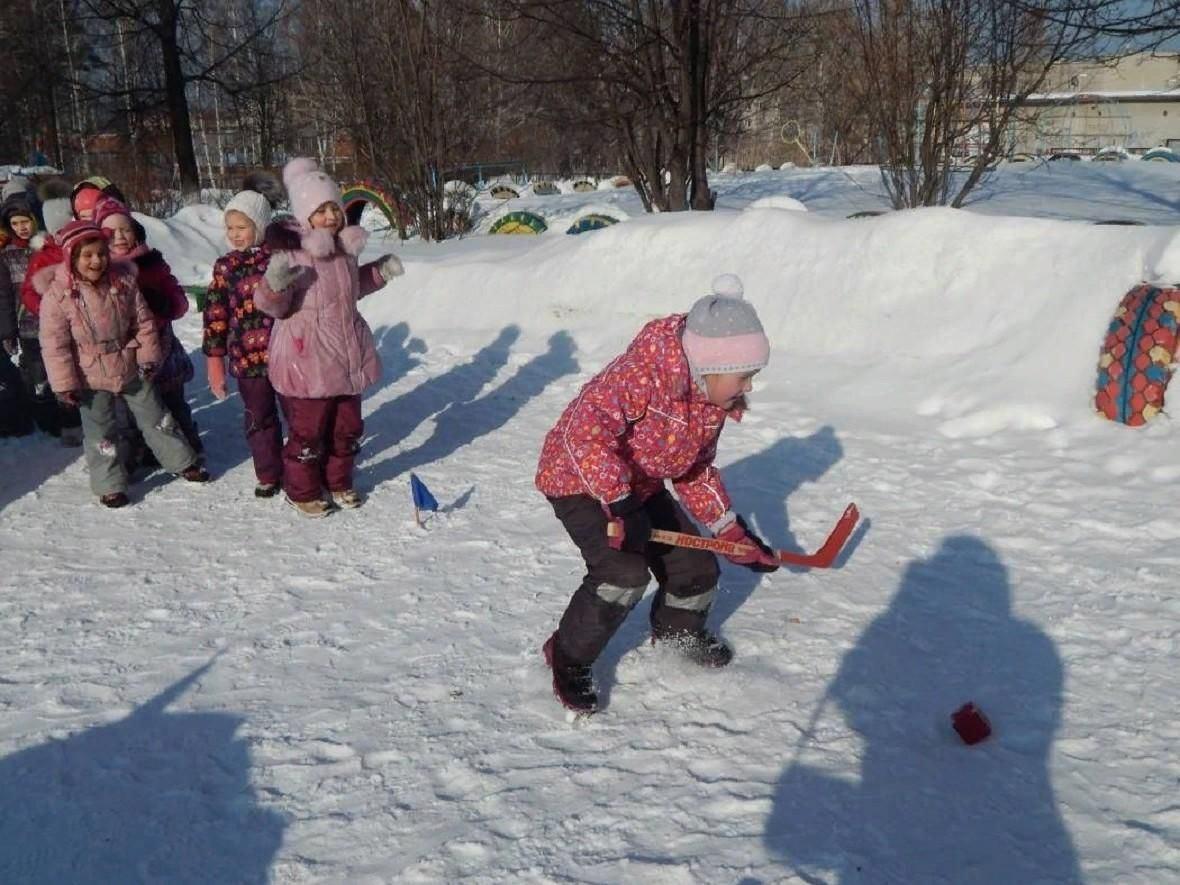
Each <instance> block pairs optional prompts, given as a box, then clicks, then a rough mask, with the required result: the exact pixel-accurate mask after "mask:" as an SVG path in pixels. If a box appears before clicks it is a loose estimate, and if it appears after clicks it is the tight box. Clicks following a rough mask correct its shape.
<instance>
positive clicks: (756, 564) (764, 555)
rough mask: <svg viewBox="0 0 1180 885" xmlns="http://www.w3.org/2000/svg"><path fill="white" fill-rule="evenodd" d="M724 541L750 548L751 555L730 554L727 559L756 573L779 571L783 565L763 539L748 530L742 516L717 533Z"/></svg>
mask: <svg viewBox="0 0 1180 885" xmlns="http://www.w3.org/2000/svg"><path fill="white" fill-rule="evenodd" d="M717 537H718V538H720V539H721V540H722V541H729V542H730V543H731V544H742V545H744V546H746V547H749V548H750V552H749V553H739V554H736V555H734V556H730V555H728V554H726V555H725V558H726V559H728V560H729V561H730V562H732V563H735V564H737V565H744V566H745V567H746V568H748V569H750V570H751V571H755V572H773V571H777V570H778V567H779V565H781V563H780V562H779V561H778V557H777V556H775V555H774V551H772V550H771V549H770V548H769V547H767V546H766V545H765V544H764V543H762V539H761V538H759V537H758V536H757V535H755V534H754V533H753V532H751V531H750V530H749V529H747V528H746V521H745V520H744V519H742V518H741V517H740V516H739V517H738V518H737V519H735V520H734V521H733V522H731V523H730V524H729V525H728V526H726V527H725V528H724V529H722V530H721V531H720V532H718V533H717Z"/></svg>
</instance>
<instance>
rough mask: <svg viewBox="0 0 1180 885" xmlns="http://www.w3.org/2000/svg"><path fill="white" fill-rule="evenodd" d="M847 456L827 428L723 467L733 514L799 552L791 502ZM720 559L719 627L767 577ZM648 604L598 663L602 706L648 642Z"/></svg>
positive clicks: (715, 610)
mask: <svg viewBox="0 0 1180 885" xmlns="http://www.w3.org/2000/svg"><path fill="white" fill-rule="evenodd" d="M843 456H844V447H843V446H842V445H841V444H840V440H839V438H838V437H837V436H836V431H835V430H834V429H833V428H832V427H829V426H824V427H821V428H819V429H818V430H816V431H815V432H814V433H812V434H811V435H810V436H807V437H803V438H800V437H784V438H783V439H780V440H778V441H777V442H776V443H774V444H773V445H770V446H768V447H767V448H765V449H763V450H762V451H761V452H758V453H757V454H755V455H750V456H749V457H747V458H742V459H741V460H739V461H735V462H734V463H732V464H730V465H728V466H726V467H723V468H722V469H721V476H722V481H723V482H724V483H725V488H726V490H727V491H728V492H729V494H730V498H731V499H732V500H733V507H734V510H735V511H736V512H737V513H740V514H742V515H743V516H744V517H745V518H746V521H747V522H748V523H749V525H750V526H751V527H753V528H755V529H756V531H757V532H758V535H759V536H760V537H761V538H762V539H763V540H765V541H766V542H767V543H768V544H769V545H770V546H772V547H775V548H783V549H787V550H797V549H798V545H797V544H796V542H795V539H794V536H793V535H792V533H791V523H790V518H789V516H788V515H787V504H788V500H789V498H790V496H791V495H792V494H793V493H794V492H795V491H796V490H797V489H798V488H799V487H800V486H802V485H803V484H804V483H805V482H814V481H815V480H817V479H819V478H820V477H821V476H823V475H824V474H825V473H826V472H827V471H828V470H830V469H831V468H832V466H833V465H835V464H836V463H837V462H838V461H839V460H840V459H841V458H842V457H843ZM703 534H707V532H704V533H703ZM820 540H822V539H820ZM816 543H819V542H818V541H817V542H816ZM718 561H719V562H720V563H721V581H720V589H719V591H718V593H717V596H716V598H715V599H714V601H713V607H712V610H711V611H710V612H709V623H710V624H712V625H713V626H714V627H720V626H721V625H722V624H724V623H725V622H726V620H728V619H729V618H730V616H731V615H733V613H734V612H735V611H737V610H738V609H739V608H740V607H741V605H742V604H743V603H744V602H745V601H746V600H747V599H749V597H750V594H751V593H753V592H754V591H755V590H756V589H757V588H758V585H759V584H760V583H761V582H762V579H763V578H765V577H766V575H764V574H760V573H758V572H753V571H750V570H749V569H747V568H743V567H742V566H738V565H732V564H731V563H729V561H728V560H726V559H724V558H723V557H718ZM784 571H787V569H786V568H783V569H780V570H779V574H781V573H782V572H784ZM650 595H651V593H650V590H649V593H648V596H650ZM649 606H650V600H648V599H645V601H644V602H643V603H642V604H641V605H639V606H636V608H635V610H634V611H633V612H632V613H631V614H630V615H629V616H628V618H627V621H626V622H625V623H624V624H623V626H622V627H620V628H619V630H618V632H617V633H616V634H615V635H614V636H613V637H612V638H611V641H610V642H609V643H608V644H607V647H606V648H605V649H603V652H602V654H601V655H600V656H599V659H598V662H597V663H596V664H595V668H594V669H595V676H596V677H597V680H598V686H599V695H600V698H601V699H603V700H602V703H603V706H605V705H606V703H608V702H609V698H610V694H611V689H612V688H613V686H614V682H615V679H616V670H617V669H618V664H619V661H620V660H621V659H622V658H623V656H624V655H626V654H627V653H629V652H631V651H634V650H635V649H636V648H638V647H639V646H640V645H642V644H643V643H644V642H645V641H646V640H647V639H648V633H649V631H648V616H647V613H648V612H649V610H650V608H649Z"/></svg>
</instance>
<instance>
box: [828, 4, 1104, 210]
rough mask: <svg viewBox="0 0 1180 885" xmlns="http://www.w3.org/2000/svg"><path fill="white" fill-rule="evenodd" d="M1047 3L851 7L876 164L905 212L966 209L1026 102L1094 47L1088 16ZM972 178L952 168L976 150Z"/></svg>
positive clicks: (853, 38) (1079, 10)
mask: <svg viewBox="0 0 1180 885" xmlns="http://www.w3.org/2000/svg"><path fill="white" fill-rule="evenodd" d="M1056 2H1058V0H1048V2H1045V3H1044V4H1043V5H1041V6H1039V7H1038V8H1036V9H1033V8H1030V7H1029V6H1028V5H1027V4H1024V5H1017V4H1016V3H1013V2H1011V0H853V12H854V15H853V17H852V20H851V33H850V35H849V37H850V40H851V41H852V43H853V45H854V46H855V47H856V48H857V56H858V61H859V63H860V67H861V78H860V79H859V82H860V83H861V84H862V87H863V96H862V98H863V106H864V107H865V108H866V109H867V111H868V113H869V118H870V121H871V133H872V137H873V139H874V142H875V143H874V147H875V154H876V159H877V160H878V162H879V163H880V164H881V174H882V179H883V181H884V184H885V187H886V190H887V191H888V193H889V196H890V198H891V200H892V202H893V205H894V206H895V207H897V208H901V207H906V206H931V205H939V204H945V203H948V202H949V203H950V204H951V205H953V206H961V205H962V204H963V201H964V200H965V199H966V197H967V195H968V194H969V193H970V192H971V190H972V189H973V188H975V187H976V186H977V185H978V183H979V182H980V180H981V179H982V177H983V175H984V174H985V172H986V171H987V170H988V169H989V168H990V167H992V166H993V165H994V163H995V162H996V161H997V160H998V159H999V158H1000V157H1001V156H1003V155H1004V152H1005V146H1006V140H1007V138H1008V137H1009V135H1010V130H1011V127H1012V124H1013V122H1014V121H1015V118H1016V115H1017V113H1018V112H1019V110H1020V108H1021V106H1022V105H1023V104H1024V102H1025V100H1026V99H1027V98H1028V96H1029V95H1031V94H1032V93H1033V92H1035V91H1037V90H1038V89H1040V88H1041V86H1042V84H1043V83H1044V82H1045V80H1046V78H1047V77H1048V75H1049V73H1050V71H1051V70H1052V68H1053V67H1054V65H1056V64H1058V63H1059V62H1061V61H1062V60H1064V59H1065V58H1067V57H1069V56H1070V54H1072V53H1076V52H1078V51H1080V50H1081V49H1082V48H1083V47H1085V46H1086V45H1087V44H1088V42H1089V41H1090V40H1091V39H1092V36H1091V34H1090V32H1089V31H1088V29H1087V27H1086V25H1087V21H1088V12H1087V10H1086V8H1084V7H1078V8H1077V9H1070V8H1068V7H1064V6H1055V5H1054V3H1056ZM968 145H970V146H971V148H970V150H972V154H971V156H970V157H969V164H970V169H969V171H968V173H967V175H966V177H965V179H963V180H962V182H961V183H959V184H957V186H956V183H955V179H954V177H953V176H952V171H953V168H954V167H955V166H956V165H957V164H958V162H959V161H960V160H962V159H964V157H963V156H962V155H963V154H965V153H966V152H967V151H968V150H969V148H968Z"/></svg>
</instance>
